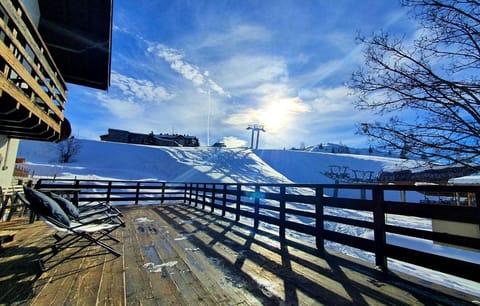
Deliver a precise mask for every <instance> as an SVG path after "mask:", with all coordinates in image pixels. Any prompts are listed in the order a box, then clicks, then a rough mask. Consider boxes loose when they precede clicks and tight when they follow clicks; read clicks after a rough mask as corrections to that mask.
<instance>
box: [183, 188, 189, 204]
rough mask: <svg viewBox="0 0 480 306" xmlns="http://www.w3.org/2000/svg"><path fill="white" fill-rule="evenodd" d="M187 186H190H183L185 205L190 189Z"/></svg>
mask: <svg viewBox="0 0 480 306" xmlns="http://www.w3.org/2000/svg"><path fill="white" fill-rule="evenodd" d="M187 186H188V184H187V183H184V184H183V204H186V203H187V188H188V187H187Z"/></svg>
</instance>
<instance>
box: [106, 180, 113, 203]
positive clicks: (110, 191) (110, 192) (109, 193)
mask: <svg viewBox="0 0 480 306" xmlns="http://www.w3.org/2000/svg"><path fill="white" fill-rule="evenodd" d="M111 195H112V181H108V185H107V203H110V196H111Z"/></svg>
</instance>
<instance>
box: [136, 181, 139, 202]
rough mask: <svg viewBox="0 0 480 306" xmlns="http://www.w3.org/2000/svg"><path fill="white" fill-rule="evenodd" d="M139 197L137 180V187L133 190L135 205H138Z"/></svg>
mask: <svg viewBox="0 0 480 306" xmlns="http://www.w3.org/2000/svg"><path fill="white" fill-rule="evenodd" d="M139 197H140V182H137V188H136V190H135V205H138V198H139Z"/></svg>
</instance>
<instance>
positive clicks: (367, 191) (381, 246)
mask: <svg viewBox="0 0 480 306" xmlns="http://www.w3.org/2000/svg"><path fill="white" fill-rule="evenodd" d="M36 188H38V189H40V190H49V191H58V192H66V193H71V194H72V195H74V197H75V200H76V201H79V202H84V201H92V200H97V201H109V202H111V203H118V204H127V205H132V204H133V205H139V204H160V203H185V204H188V205H193V206H195V207H198V208H201V209H205V210H208V211H209V212H211V213H217V214H221V215H222V216H225V217H227V218H232V219H234V220H236V221H240V220H242V222H243V221H245V222H249V221H250V222H251V223H252V226H253V227H258V226H259V224H260V222H263V223H265V224H266V225H268V226H270V227H275V228H278V236H279V239H280V240H283V239H286V238H287V237H288V235H289V234H292V233H296V234H297V235H305V236H306V237H308V236H309V237H311V239H312V241H314V242H315V244H316V246H317V248H318V249H319V250H320V251H323V250H324V247H325V242H326V241H332V242H335V243H339V244H342V245H346V246H350V247H353V248H357V249H360V250H363V251H366V252H369V253H372V254H373V255H374V257H375V264H376V265H377V266H378V267H379V268H381V269H384V270H387V269H388V262H387V259H395V260H399V261H402V262H407V263H411V264H414V265H418V266H422V267H426V268H430V269H432V270H436V271H440V272H444V273H448V274H451V275H455V276H459V277H463V278H466V279H470V280H473V281H476V282H480V235H479V233H480V205H479V203H478V199H480V187H478V186H438V185H436V186H435V185H425V186H395V185H391V186H390V185H315V184H240V183H239V184H236V183H232V184H224V183H172V182H150V181H103V180H57V181H48V180H40V181H38V183H37V185H36ZM333 194H335V195H337V196H336V197H332V196H331V195H333ZM445 203H448V205H447V204H445ZM452 203H455V204H457V205H451V204H452ZM419 218H421V219H419ZM395 220H396V221H395ZM398 220H401V221H398ZM419 220H421V222H420V223H421V224H427V225H426V226H424V227H423V228H422V227H419V226H418V224H419V222H418V221H419ZM332 224H333V225H338V224H340V225H343V227H344V228H345V227H348V228H351V229H355V228H357V229H358V228H362V229H363V230H364V232H365V231H366V232H367V233H370V237H368V235H367V236H366V237H365V236H364V237H360V236H357V235H355V234H349V233H348V232H342V231H339V230H337V228H338V227H335V226H332ZM452 227H453V232H452V231H451V230H450V229H449V228H452ZM456 231H457V232H456ZM462 231H463V232H462ZM352 232H354V231H352ZM399 237H400V239H398V238H399ZM406 240H409V241H416V242H419V241H420V242H423V245H424V246H425V245H427V246H428V245H430V247H425V249H413V248H412V247H409V245H410V244H409V243H406V244H405V243H403V245H402V241H406ZM399 241H400V242H399ZM432 243H433V244H435V246H433V245H432ZM437 244H438V245H441V246H443V247H445V248H452V249H455V250H457V251H459V250H460V251H461V252H464V253H465V254H470V255H469V256H470V259H465V258H463V257H465V256H463V257H462V256H460V257H456V258H455V257H452V256H450V255H449V253H445V254H443V253H441V254H438V253H437V252H436V251H435V249H436V248H437V247H438V245H437ZM422 248H423V247H422ZM471 258H474V259H471Z"/></svg>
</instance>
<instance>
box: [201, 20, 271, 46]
mask: <svg viewBox="0 0 480 306" xmlns="http://www.w3.org/2000/svg"><path fill="white" fill-rule="evenodd" d="M270 39H271V34H270V32H269V31H268V30H267V29H265V28H264V27H262V26H258V25H251V24H235V25H232V26H230V27H229V28H227V29H225V30H222V31H220V32H215V33H211V34H209V35H208V36H206V37H205V38H204V39H202V41H201V42H199V43H198V44H197V45H196V48H198V49H200V48H212V47H215V48H227V49H228V48H230V47H235V46H238V45H242V44H246V43H249V42H262V41H269V40H270Z"/></svg>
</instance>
